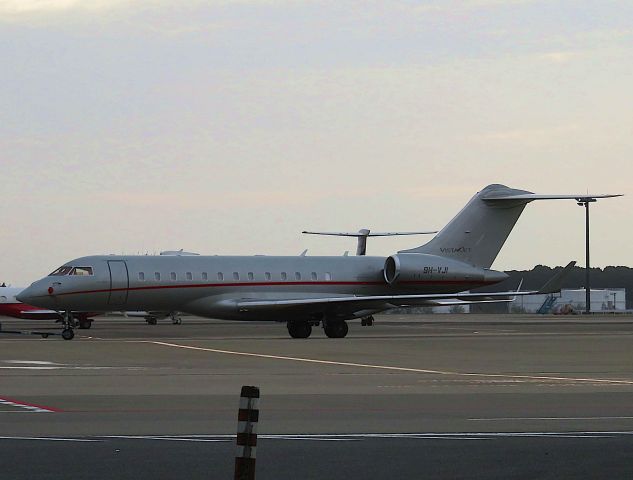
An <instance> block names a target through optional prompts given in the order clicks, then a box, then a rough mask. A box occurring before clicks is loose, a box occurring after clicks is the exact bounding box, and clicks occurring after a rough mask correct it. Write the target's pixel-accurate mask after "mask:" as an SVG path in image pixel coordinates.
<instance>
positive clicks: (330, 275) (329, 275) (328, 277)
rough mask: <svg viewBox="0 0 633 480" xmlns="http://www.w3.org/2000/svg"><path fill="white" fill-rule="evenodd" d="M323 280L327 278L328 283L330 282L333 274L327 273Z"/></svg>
mask: <svg viewBox="0 0 633 480" xmlns="http://www.w3.org/2000/svg"><path fill="white" fill-rule="evenodd" d="M323 278H325V281H326V282H329V281H331V280H332V274H331V273H330V272H325V275H323Z"/></svg>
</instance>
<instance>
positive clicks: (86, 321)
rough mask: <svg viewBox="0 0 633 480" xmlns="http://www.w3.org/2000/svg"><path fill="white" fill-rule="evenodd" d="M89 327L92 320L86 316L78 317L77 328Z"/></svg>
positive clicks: (84, 328) (85, 328)
mask: <svg viewBox="0 0 633 480" xmlns="http://www.w3.org/2000/svg"><path fill="white" fill-rule="evenodd" d="M90 327H92V320H90V319H88V318H86V319H81V318H80V319H79V328H80V329H82V330H87V329H89V328H90Z"/></svg>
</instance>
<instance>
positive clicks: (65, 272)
mask: <svg viewBox="0 0 633 480" xmlns="http://www.w3.org/2000/svg"><path fill="white" fill-rule="evenodd" d="M72 269H73V267H59V268H58V269H57V270H55V271H54V272H53V273H51V274H50V275H49V277H59V276H62V275H68V273H70V271H71V270H72Z"/></svg>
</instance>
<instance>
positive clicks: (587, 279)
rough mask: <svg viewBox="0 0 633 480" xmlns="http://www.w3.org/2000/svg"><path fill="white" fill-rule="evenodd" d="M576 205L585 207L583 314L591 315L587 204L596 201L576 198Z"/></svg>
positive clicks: (591, 198)
mask: <svg viewBox="0 0 633 480" xmlns="http://www.w3.org/2000/svg"><path fill="white" fill-rule="evenodd" d="M577 201H578V205H579V206H581V207H585V313H591V276H590V274H589V267H590V261H589V204H590V203H593V202H595V201H597V200H596V199H595V198H593V197H582V198H578V199H577Z"/></svg>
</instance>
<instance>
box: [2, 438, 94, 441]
mask: <svg viewBox="0 0 633 480" xmlns="http://www.w3.org/2000/svg"><path fill="white" fill-rule="evenodd" d="M0 440H41V441H50V442H103V440H93V439H89V438H58V437H0Z"/></svg>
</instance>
